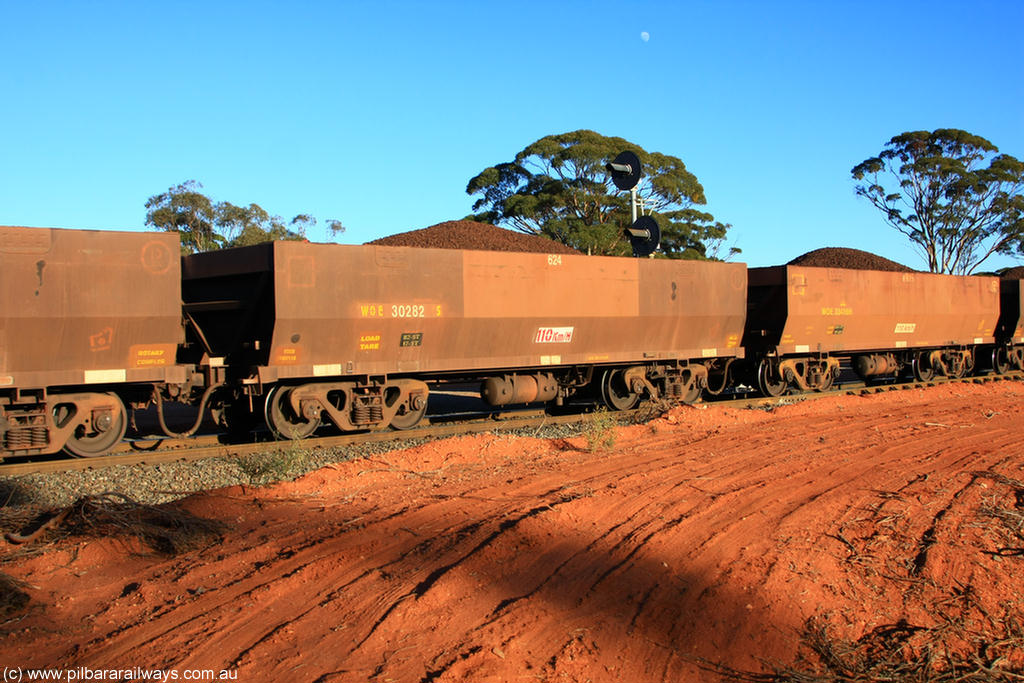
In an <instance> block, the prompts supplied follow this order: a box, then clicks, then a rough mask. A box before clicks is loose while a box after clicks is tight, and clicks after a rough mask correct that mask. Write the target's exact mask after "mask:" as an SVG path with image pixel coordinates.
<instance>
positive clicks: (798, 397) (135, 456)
mask: <svg viewBox="0 0 1024 683" xmlns="http://www.w3.org/2000/svg"><path fill="white" fill-rule="evenodd" d="M1022 380H1024V373H1020V372H1013V373H1008V374H1005V375H984V376H978V377H964V378H959V379H949V378H936V379H932V380H929V381H927V382H917V381H914V382H898V383H889V384H871V385H869V384H865V383H864V382H850V383H845V384H841V385H836V386H835V387H833V388H832V389H829V390H828V391H822V392H802V393H794V394H784V395H782V396H776V397H765V396H754V395H752V393H750V394H733V395H732V396H727V397H719V398H716V399H714V400H710V401H703V402H700V403H698V404H696V405H702V406H707V407H709V408H719V407H720V408H765V407H777V406H784V405H792V404H795V403H800V402H802V401H810V400H817V399H821V398H830V397H835V396H843V395H862V396H865V395H871V394H879V393H886V392H890V391H908V390H912V389H925V388H929V387H936V386H941V385H945V384H955V383H972V384H987V383H990V382H1000V381H1022ZM656 414H657V413H656V412H652V405H651V404H650V403H647V404H643V405H641V407H639V408H635V409H633V410H628V411H622V412H618V413H612V415H613V416H614V417H616V419H617V420H619V421H621V422H630V421H636V420H638V419H650V418H653V417H655V416H656ZM592 415H593V412H592V411H590V410H581V411H580V412H576V413H571V414H564V415H551V414H549V413H546V412H545V411H543V410H528V409H524V410H518V411H503V412H499V413H492V414H488V415H486V416H483V415H481V414H474V415H471V416H470V417H466V416H465V415H462V416H459V417H453V416H443V415H439V416H434V417H432V418H429V419H430V420H431V422H430V423H428V424H425V425H423V426H421V427H416V428H414V429H409V430H404V431H397V430H384V431H377V432H362V433H358V434H337V435H331V436H323V437H316V438H309V439H301V440H298V441H272V440H269V439H267V438H266V435H265V434H263V435H261V436H263V438H262V439H260V440H256V441H252V442H246V443H238V444H226V443H220V442H219V435H201V436H198V437H193V438H190V439H171V438H162V439H159V438H158V439H149V440H136V441H126V442H123V443H122V444H121V445H120V447H119V452H118V453H115V454H110V455H104V456H97V457H92V458H67V457H63V458H60V459H49V460H36V461H21V462H9V463H2V464H0V477H8V476H19V475H24V474H43V473H53V472H67V471H75V470H89V469H99V468H103V467H112V466H116V465H138V464H143V465H156V464H160V463H168V462H178V461H186V462H190V461H196V460H203V459H207V458H216V457H239V456H244V455H252V454H258V453H263V452H273V451H278V450H281V449H291V448H295V447H301V448H308V449H320V448H323V449H327V448H344V447H346V446H360V445H364V444H369V443H388V442H405V441H421V440H426V439H438V438H443V437H447V436H459V435H462V434H477V433H481V432H489V431H490V432H508V431H515V430H522V429H530V428H535V429H536V430H537V431H538V432H539V431H540V429H542V428H543V427H546V426H551V425H568V424H575V423H583V422H586V421H587V420H589V419H592ZM146 444H149V447H148V448H147V447H146ZM51 457H52V456H51Z"/></svg>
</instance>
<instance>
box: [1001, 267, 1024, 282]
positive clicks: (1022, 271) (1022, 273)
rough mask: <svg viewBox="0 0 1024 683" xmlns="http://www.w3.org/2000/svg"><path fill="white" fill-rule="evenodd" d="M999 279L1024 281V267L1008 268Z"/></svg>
mask: <svg viewBox="0 0 1024 683" xmlns="http://www.w3.org/2000/svg"><path fill="white" fill-rule="evenodd" d="M999 277H1001V278H1002V279H1004V280H1024V266H1016V267H1014V268H1007V269H1006V270H1004V271H1003V272H1001V273H999Z"/></svg>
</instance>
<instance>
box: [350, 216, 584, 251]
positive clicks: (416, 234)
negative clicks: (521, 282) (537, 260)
mask: <svg viewBox="0 0 1024 683" xmlns="http://www.w3.org/2000/svg"><path fill="white" fill-rule="evenodd" d="M367 244H381V245H385V246H389V247H423V248H431V249H477V250H480V251H519V252H524V251H525V252H535V253H543V254H578V253H580V252H578V251H576V250H575V249H573V248H571V247H567V246H565V245H564V244H562V243H560V242H555V241H554V240H549V239H548V238H546V237H540V236H538V235H527V234H525V233H521V232H513V231H511V230H506V229H504V228H499V227H497V226H496V225H491V224H489V223H479V222H477V221H466V220H462V221H445V222H444V223H438V224H437V225H432V226H430V227H429V228H422V229H421V230H410V231H409V232H402V233H398V234H397V235H390V236H388V237H382V238H380V239H377V240H373V241H372V242H367Z"/></svg>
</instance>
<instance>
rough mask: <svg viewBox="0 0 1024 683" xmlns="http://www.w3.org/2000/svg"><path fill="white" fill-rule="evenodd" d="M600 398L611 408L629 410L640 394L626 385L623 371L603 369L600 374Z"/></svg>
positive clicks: (637, 400)
mask: <svg viewBox="0 0 1024 683" xmlns="http://www.w3.org/2000/svg"><path fill="white" fill-rule="evenodd" d="M601 400H603V401H604V404H605V405H606V406H608V407H609V408H611V409H612V410H629V409H631V408H633V407H634V406H636V404H637V403H639V401H640V395H639V394H636V393H634V392H633V391H632V390H631V389H630V388H629V387H628V386H626V378H625V372H624V371H622V370H605V371H604V374H603V375H601Z"/></svg>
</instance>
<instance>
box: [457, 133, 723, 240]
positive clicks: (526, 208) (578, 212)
mask: <svg viewBox="0 0 1024 683" xmlns="http://www.w3.org/2000/svg"><path fill="white" fill-rule="evenodd" d="M625 150H629V151H632V152H635V153H636V154H637V156H639V158H640V161H641V163H642V165H643V170H644V176H643V178H642V179H641V182H640V185H639V186H638V188H637V191H638V196H639V197H640V198H641V199H642V200H643V204H644V206H645V207H646V209H647V210H648V211H650V212H651V213H652V215H654V216H655V218H656V219H657V221H658V223H659V227H660V228H661V246H662V252H663V253H664V254H666V255H668V256H670V257H676V258H692V259H707V258H714V257H716V256H717V255H718V254H719V252H720V251H721V250H723V248H724V247H723V245H724V242H725V238H726V233H727V231H728V229H729V228H730V227H731V226H730V225H728V224H725V223H720V222H718V221H716V220H715V219H714V217H713V216H712V215H711V214H710V213H707V212H705V211H700V210H699V209H698V208H696V207H698V206H701V205H703V204H706V203H707V200H706V198H705V196H704V188H703V187H702V186H701V184H700V182H699V181H698V180H697V177H696V176H695V175H694V174H693V173H691V172H690V171H688V170H687V169H686V165H685V164H684V163H683V162H682V160H680V159H678V158H677V157H674V156H669V155H666V154H660V153H657V152H647V151H645V150H644V149H643V148H641V147H640V146H639V145H636V144H634V143H632V142H629V141H628V140H625V139H623V138H618V137H606V136H603V135H600V134H598V133H595V132H594V131H590V130H577V131H573V132H571V133H563V134H561V135H549V136H547V137H544V138H541V139H540V140H537V141H536V142H534V143H532V144H530V145H528V146H527V147H526V148H525V149H523V150H522V151H521V152H519V153H518V154H516V156H515V158H514V159H513V160H511V161H508V162H504V163H499V164H496V165H495V166H491V167H488V168H486V169H484V170H483V171H481V172H480V173H479V174H477V175H476V176H475V177H474V178H472V179H471V180H470V181H469V184H468V185H467V187H466V193H467V194H470V195H480V196H479V198H478V199H477V200H476V202H475V203H474V204H473V211H474V212H475V213H474V214H473V215H472V216H470V218H472V219H474V220H479V221H486V222H489V223H493V224H495V225H503V226H506V227H509V228H512V229H515V230H518V231H520V232H524V233H528V234H533V235H543V236H545V237H549V238H551V239H554V240H557V241H559V242H562V243H563V244H566V245H568V246H570V247H573V248H575V249H578V250H580V251H589V252H591V253H596V254H627V253H629V251H630V246H629V241H628V239H627V238H626V236H625V235H624V231H625V229H626V228H627V227H629V225H630V224H631V222H632V218H631V211H630V206H629V201H630V199H629V195H628V194H625V193H622V192H620V191H618V190H617V188H615V186H614V184H613V183H612V179H611V174H610V173H609V171H608V170H607V169H606V168H605V166H606V164H607V163H608V162H609V161H610V160H611V159H613V158H614V157H615V156H616V155H617V154H618V153H619V152H622V151H625ZM736 252H738V250H737V249H729V255H731V254H733V253H736Z"/></svg>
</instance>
